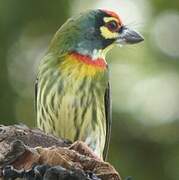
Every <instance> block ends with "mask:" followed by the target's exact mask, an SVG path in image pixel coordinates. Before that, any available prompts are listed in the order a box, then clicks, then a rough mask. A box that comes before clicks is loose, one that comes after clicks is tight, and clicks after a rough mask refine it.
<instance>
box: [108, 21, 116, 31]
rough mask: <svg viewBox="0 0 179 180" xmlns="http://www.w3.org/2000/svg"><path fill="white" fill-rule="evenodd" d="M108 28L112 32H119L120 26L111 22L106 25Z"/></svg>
mask: <svg viewBox="0 0 179 180" xmlns="http://www.w3.org/2000/svg"><path fill="white" fill-rule="evenodd" d="M106 26H107V28H108V29H109V30H110V31H113V32H114V31H117V30H118V29H119V24H118V23H117V22H116V21H109V22H107V23H106Z"/></svg>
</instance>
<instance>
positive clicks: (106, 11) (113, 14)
mask: <svg viewBox="0 0 179 180" xmlns="http://www.w3.org/2000/svg"><path fill="white" fill-rule="evenodd" d="M102 11H104V12H105V13H106V14H108V15H109V16H111V17H115V18H116V19H118V21H119V23H120V24H122V22H121V19H120V18H119V15H118V14H117V13H115V12H113V11H110V10H106V9H102Z"/></svg>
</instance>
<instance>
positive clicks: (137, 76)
mask: <svg viewBox="0 0 179 180" xmlns="http://www.w3.org/2000/svg"><path fill="white" fill-rule="evenodd" d="M103 2H104V1H102V0H101V1H100V0H98V1H93V0H92V1H90V2H89V1H88V3H86V2H85V1H81V0H79V1H78V0H76V1H75V0H74V1H69V0H54V1H53V2H50V1H46V0H43V1H42V0H39V1H35V0H31V1H25V0H0V109H1V110H0V117H1V124H14V123H19V122H23V123H26V124H28V125H30V126H34V122H35V112H34V102H33V100H34V97H33V93H34V92H33V89H34V88H33V84H34V81H35V76H36V72H37V66H38V62H39V60H40V57H42V56H43V54H44V52H45V50H46V48H47V46H48V43H49V41H50V39H51V37H52V35H53V34H54V33H55V32H56V30H57V29H58V28H59V27H60V25H62V24H63V23H64V21H65V20H66V19H67V18H68V17H70V16H71V14H73V13H76V12H78V11H80V8H82V9H86V8H93V7H96V6H97V5H96V4H98V5H99V4H100V3H101V4H102V3H103ZM105 2H106V3H107V2H108V3H109V4H110V3H112V2H114V0H112V1H110V2H109V1H105ZM115 2H119V4H120V2H123V3H124V2H126V3H129V6H130V5H132V3H133V4H134V5H136V6H137V5H138V6H139V5H140V4H143V8H139V9H138V10H139V12H140V11H142V10H143V11H142V13H144V14H142V13H141V14H139V17H140V16H142V18H143V19H144V20H145V25H144V27H143V28H142V31H143V33H142V34H144V37H145V42H144V43H142V44H140V45H137V46H135V47H124V48H122V49H120V50H119V48H115V49H114V50H113V51H112V52H111V53H110V54H109V55H108V57H107V60H108V59H110V60H111V62H110V64H111V80H112V88H113V92H112V96H113V129H112V141H111V148H110V153H109V156H110V157H109V160H110V162H112V164H113V165H114V166H115V167H116V168H117V169H118V170H119V172H120V174H121V176H122V177H126V176H132V177H134V180H135V179H136V180H151V179H156V180H161V179H162V180H177V179H179V170H178V166H179V133H178V129H179V93H178V88H179V54H178V51H179V21H178V18H179V1H178V0H172V1H166V0H150V1H146V0H134V1H132V0H131V1H130V0H115ZM146 3H148V5H150V7H149V6H148V5H147V4H146ZM95 5H96V6H95ZM99 6H100V5H99ZM114 6H115V7H116V8H118V5H117V4H114ZM106 8H108V7H106ZM120 8H121V10H122V8H124V7H120V6H119V9H120ZM125 8H126V9H127V8H129V9H130V8H131V9H130V10H129V12H130V11H131V12H132V13H133V11H132V7H125ZM147 10H148V11H149V12H148V16H147V15H146V14H147ZM119 12H120V10H119ZM135 12H136V11H135ZM135 12H134V13H135ZM139 12H136V14H137V13H139ZM145 13H146V14H145ZM124 14H125V13H124ZM132 16H135V14H132ZM132 16H131V15H130V16H129V17H127V19H129V21H130V19H131V18H132ZM145 18H146V19H145ZM166 21H167V22H166ZM130 22H131V21H130ZM176 22H177V23H176ZM129 25H130V23H129ZM139 25H140V22H139ZM163 25H164V26H163ZM131 26H132V25H131ZM135 26H136V25H135V24H134V28H135ZM177 49H178V50H177Z"/></svg>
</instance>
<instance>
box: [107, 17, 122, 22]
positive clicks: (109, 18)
mask: <svg viewBox="0 0 179 180" xmlns="http://www.w3.org/2000/svg"><path fill="white" fill-rule="evenodd" d="M109 21H116V22H119V20H118V19H117V18H115V17H104V22H105V23H107V22H109Z"/></svg>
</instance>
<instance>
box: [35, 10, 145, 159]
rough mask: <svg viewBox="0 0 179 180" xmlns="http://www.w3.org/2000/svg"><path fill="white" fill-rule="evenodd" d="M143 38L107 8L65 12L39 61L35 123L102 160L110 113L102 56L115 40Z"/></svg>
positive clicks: (118, 42) (128, 41) (119, 42)
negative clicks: (67, 14) (66, 16)
mask: <svg viewBox="0 0 179 180" xmlns="http://www.w3.org/2000/svg"><path fill="white" fill-rule="evenodd" d="M143 40H144V38H143V36H142V35H141V34H140V33H138V32H137V31H135V30H132V29H131V28H129V27H127V26H126V25H124V24H123V22H122V19H121V17H120V16H119V15H118V14H117V13H115V12H113V11H111V10H104V9H93V10H86V11H84V12H82V13H79V14H77V15H75V16H73V17H71V18H69V19H68V20H67V21H66V22H65V23H64V24H63V25H62V26H61V27H60V28H59V30H58V31H57V32H56V33H55V35H54V37H53V38H52V40H51V42H50V44H49V47H48V50H47V52H46V54H45V55H44V57H43V58H42V59H41V61H40V63H39V67H38V72H37V78H36V83H35V106H36V112H37V127H38V128H40V129H41V130H43V131H45V132H46V133H50V134H53V135H55V136H58V137H63V138H65V139H68V140H70V141H71V142H75V141H77V140H80V141H82V142H84V143H85V144H87V145H88V146H89V147H90V148H91V149H92V150H93V152H94V153H95V154H96V155H97V156H98V157H100V158H101V159H103V160H106V158H107V154H108V149H109V143H110V136H111V126H112V117H111V92H110V91H111V88H110V81H109V65H108V63H107V61H106V59H105V56H106V53H107V52H108V51H109V50H110V49H111V48H113V47H114V46H116V45H124V44H135V43H139V42H141V41H143Z"/></svg>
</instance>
